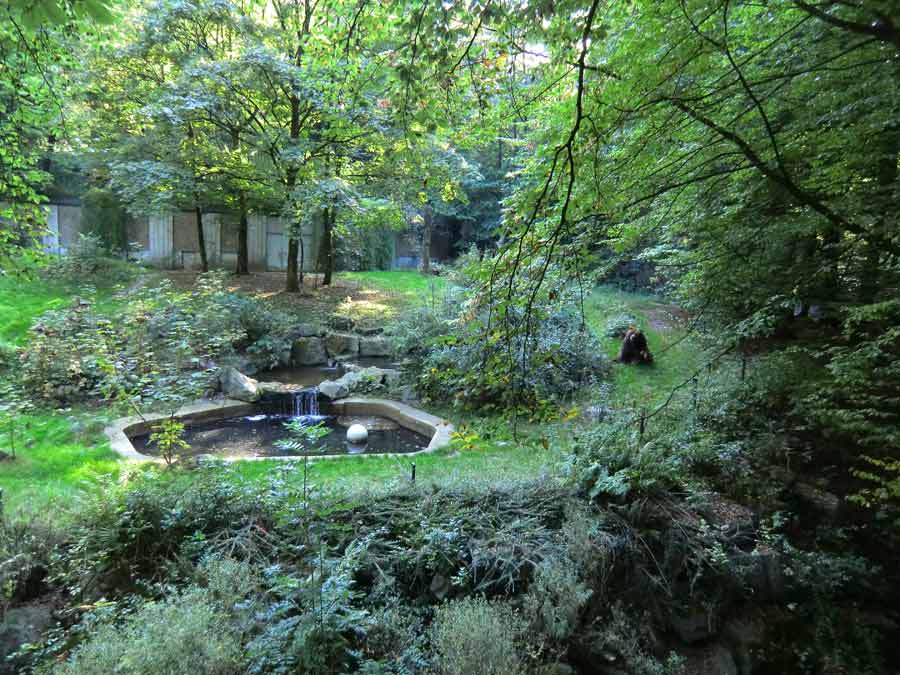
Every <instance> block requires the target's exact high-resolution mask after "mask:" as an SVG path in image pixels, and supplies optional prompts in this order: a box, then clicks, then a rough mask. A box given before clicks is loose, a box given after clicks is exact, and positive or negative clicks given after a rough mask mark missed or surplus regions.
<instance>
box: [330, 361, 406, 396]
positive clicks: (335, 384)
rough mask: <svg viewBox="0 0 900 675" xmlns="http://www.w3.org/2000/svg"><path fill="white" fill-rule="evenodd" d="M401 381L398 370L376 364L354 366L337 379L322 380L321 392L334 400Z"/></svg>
mask: <svg viewBox="0 0 900 675" xmlns="http://www.w3.org/2000/svg"><path fill="white" fill-rule="evenodd" d="M399 382H400V371H397V370H387V369H383V368H378V367H376V366H370V367H369V368H359V367H353V368H349V369H348V371H347V372H346V373H344V374H343V375H342V376H341V377H339V378H338V379H336V380H326V381H325V382H322V383H321V384H320V385H319V392H320V393H322V394H323V395H325V396H327V397H328V398H330V399H332V400H334V399H336V398H344V397H345V396H349V395H350V394H354V393H367V392H370V391H372V390H373V389H378V388H379V387H382V386H384V385H385V384H387V385H388V386H393V385H395V384H399Z"/></svg>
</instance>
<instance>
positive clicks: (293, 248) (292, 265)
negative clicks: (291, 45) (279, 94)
mask: <svg viewBox="0 0 900 675" xmlns="http://www.w3.org/2000/svg"><path fill="white" fill-rule="evenodd" d="M291 138H292V139H297V138H300V99H299V98H298V97H297V95H296V94H291ZM296 185H297V167H295V166H292V167H291V168H289V169H288V172H287V188H288V198H289V199H291V201H293V192H294V187H295V186H296ZM294 218H295V219H294V222H292V223H291V228H290V230H289V231H288V237H289V238H288V259H287V280H286V283H285V286H284V290H285V291H287V292H288V293H296V292H297V291H299V290H300V282H299V280H298V278H297V268H298V265H297V254H298V253H299V252H300V245H299V244H298V243H297V240H296V239H295V238H294V236H293V235H294V233H295V232H296V233H297V235H298V236H300V235H299V231H300V224H299V223H298V222H296V216H295V217H294Z"/></svg>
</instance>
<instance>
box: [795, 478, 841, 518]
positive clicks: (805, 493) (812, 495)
mask: <svg viewBox="0 0 900 675" xmlns="http://www.w3.org/2000/svg"><path fill="white" fill-rule="evenodd" d="M794 494H796V495H797V496H798V497H800V499H802V500H803V501H804V502H806V503H807V504H809V505H810V506H811V507H813V508H814V509H815V510H816V511H819V512H820V513H822V514H823V515H826V516H828V517H830V518H835V517H837V516H838V514H839V513H840V510H841V499H840V497H838V496H837V495H834V494H832V493H830V492H826V491H825V490H821V489H819V488H817V487H816V486H815V485H812V484H810V483H803V482H798V483H797V484H796V485H794Z"/></svg>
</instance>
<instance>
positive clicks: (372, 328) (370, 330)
mask: <svg viewBox="0 0 900 675" xmlns="http://www.w3.org/2000/svg"><path fill="white" fill-rule="evenodd" d="M353 330H354V331H355V332H357V333H359V334H360V335H366V336H368V335H378V334H379V333H381V332H383V331H384V328H382V327H381V326H378V325H375V324H359V325H357V326H355V327H354V329H353Z"/></svg>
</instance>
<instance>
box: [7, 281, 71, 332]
mask: <svg viewBox="0 0 900 675" xmlns="http://www.w3.org/2000/svg"><path fill="white" fill-rule="evenodd" d="M71 297H72V293H71V291H70V290H68V289H66V287H65V286H63V285H62V284H51V283H47V282H45V281H43V280H40V279H28V278H13V277H6V276H0V342H5V343H7V344H12V345H20V344H22V341H23V340H24V339H25V336H26V335H27V334H28V329H29V328H31V323H32V321H34V318H35V317H36V316H38V315H40V314H43V313H44V312H46V311H47V310H49V309H58V308H60V307H64V306H65V305H66V303H68V302H69V299H70V298H71Z"/></svg>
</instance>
